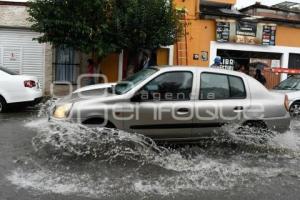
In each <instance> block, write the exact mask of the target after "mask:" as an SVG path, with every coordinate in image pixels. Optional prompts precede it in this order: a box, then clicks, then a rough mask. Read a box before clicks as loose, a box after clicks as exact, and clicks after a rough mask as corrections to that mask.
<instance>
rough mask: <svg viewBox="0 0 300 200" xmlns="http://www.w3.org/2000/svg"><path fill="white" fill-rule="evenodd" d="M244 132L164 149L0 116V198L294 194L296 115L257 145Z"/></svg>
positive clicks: (299, 162) (297, 177)
mask: <svg viewBox="0 0 300 200" xmlns="http://www.w3.org/2000/svg"><path fill="white" fill-rule="evenodd" d="M250 136H251V134H250ZM250 136H249V137H240V136H239V135H234V134H232V135H230V136H228V138H227V140H226V142H224V141H213V142H203V143H201V144H199V145H193V146H191V145H189V146H177V147H172V148H171V147H166V146H164V147H162V146H157V145H156V144H155V143H153V142H152V141H151V140H150V139H148V138H145V137H143V136H140V135H134V134H129V133H125V132H122V131H111V130H105V129H87V128H85V127H81V126H78V125H71V124H67V123H59V124H51V123H49V122H48V121H47V119H46V118H43V117H39V118H38V117H37V112H36V111H31V112H29V111H26V112H22V113H8V114H0V138H1V139H0V157H1V160H0V199H20V197H22V198H21V199H230V200H231V199H255V198H256V199H297V198H298V197H299V196H300V168H299V166H300V121H294V122H293V123H292V130H291V131H289V132H287V133H285V134H281V135H276V136H273V135H272V136H270V137H269V138H267V142H265V143H260V142H257V143H256V141H255V140H253V139H252V138H251V137H250Z"/></svg>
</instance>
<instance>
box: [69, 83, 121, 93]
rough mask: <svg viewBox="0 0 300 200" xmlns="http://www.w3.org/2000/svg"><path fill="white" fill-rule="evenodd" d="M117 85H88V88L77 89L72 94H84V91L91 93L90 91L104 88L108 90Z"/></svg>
mask: <svg viewBox="0 0 300 200" xmlns="http://www.w3.org/2000/svg"><path fill="white" fill-rule="evenodd" d="M116 84H117V83H100V84H96V85H89V86H85V87H82V88H79V89H78V90H75V91H74V92H73V93H79V92H85V91H91V90H98V89H103V88H104V89H105V88H110V87H112V86H114V85H116Z"/></svg>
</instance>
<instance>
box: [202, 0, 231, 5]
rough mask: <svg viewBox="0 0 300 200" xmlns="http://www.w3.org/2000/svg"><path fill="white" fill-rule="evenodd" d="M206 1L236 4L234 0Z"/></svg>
mask: <svg viewBox="0 0 300 200" xmlns="http://www.w3.org/2000/svg"><path fill="white" fill-rule="evenodd" d="M206 1H208V2H209V1H211V2H216V3H223V4H231V5H234V4H236V0H206Z"/></svg>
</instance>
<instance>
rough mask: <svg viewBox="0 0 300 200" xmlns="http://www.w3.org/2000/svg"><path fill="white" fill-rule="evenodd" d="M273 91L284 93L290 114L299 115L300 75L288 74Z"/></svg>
mask: <svg viewBox="0 0 300 200" xmlns="http://www.w3.org/2000/svg"><path fill="white" fill-rule="evenodd" d="M273 92H277V93H281V94H286V95H287V96H288V99H289V111H290V114H291V116H293V117H297V116H300V75H294V76H290V77H289V78H288V79H286V80H284V81H282V82H281V83H279V85H277V86H276V87H275V88H274V89H273Z"/></svg>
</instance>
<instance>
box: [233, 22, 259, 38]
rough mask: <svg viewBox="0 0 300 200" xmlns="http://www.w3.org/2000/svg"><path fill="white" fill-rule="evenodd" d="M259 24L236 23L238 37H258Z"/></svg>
mask: <svg viewBox="0 0 300 200" xmlns="http://www.w3.org/2000/svg"><path fill="white" fill-rule="evenodd" d="M256 29H257V24H256V23H252V22H246V21H238V22H237V23H236V35H240V36H249V37H256Z"/></svg>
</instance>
